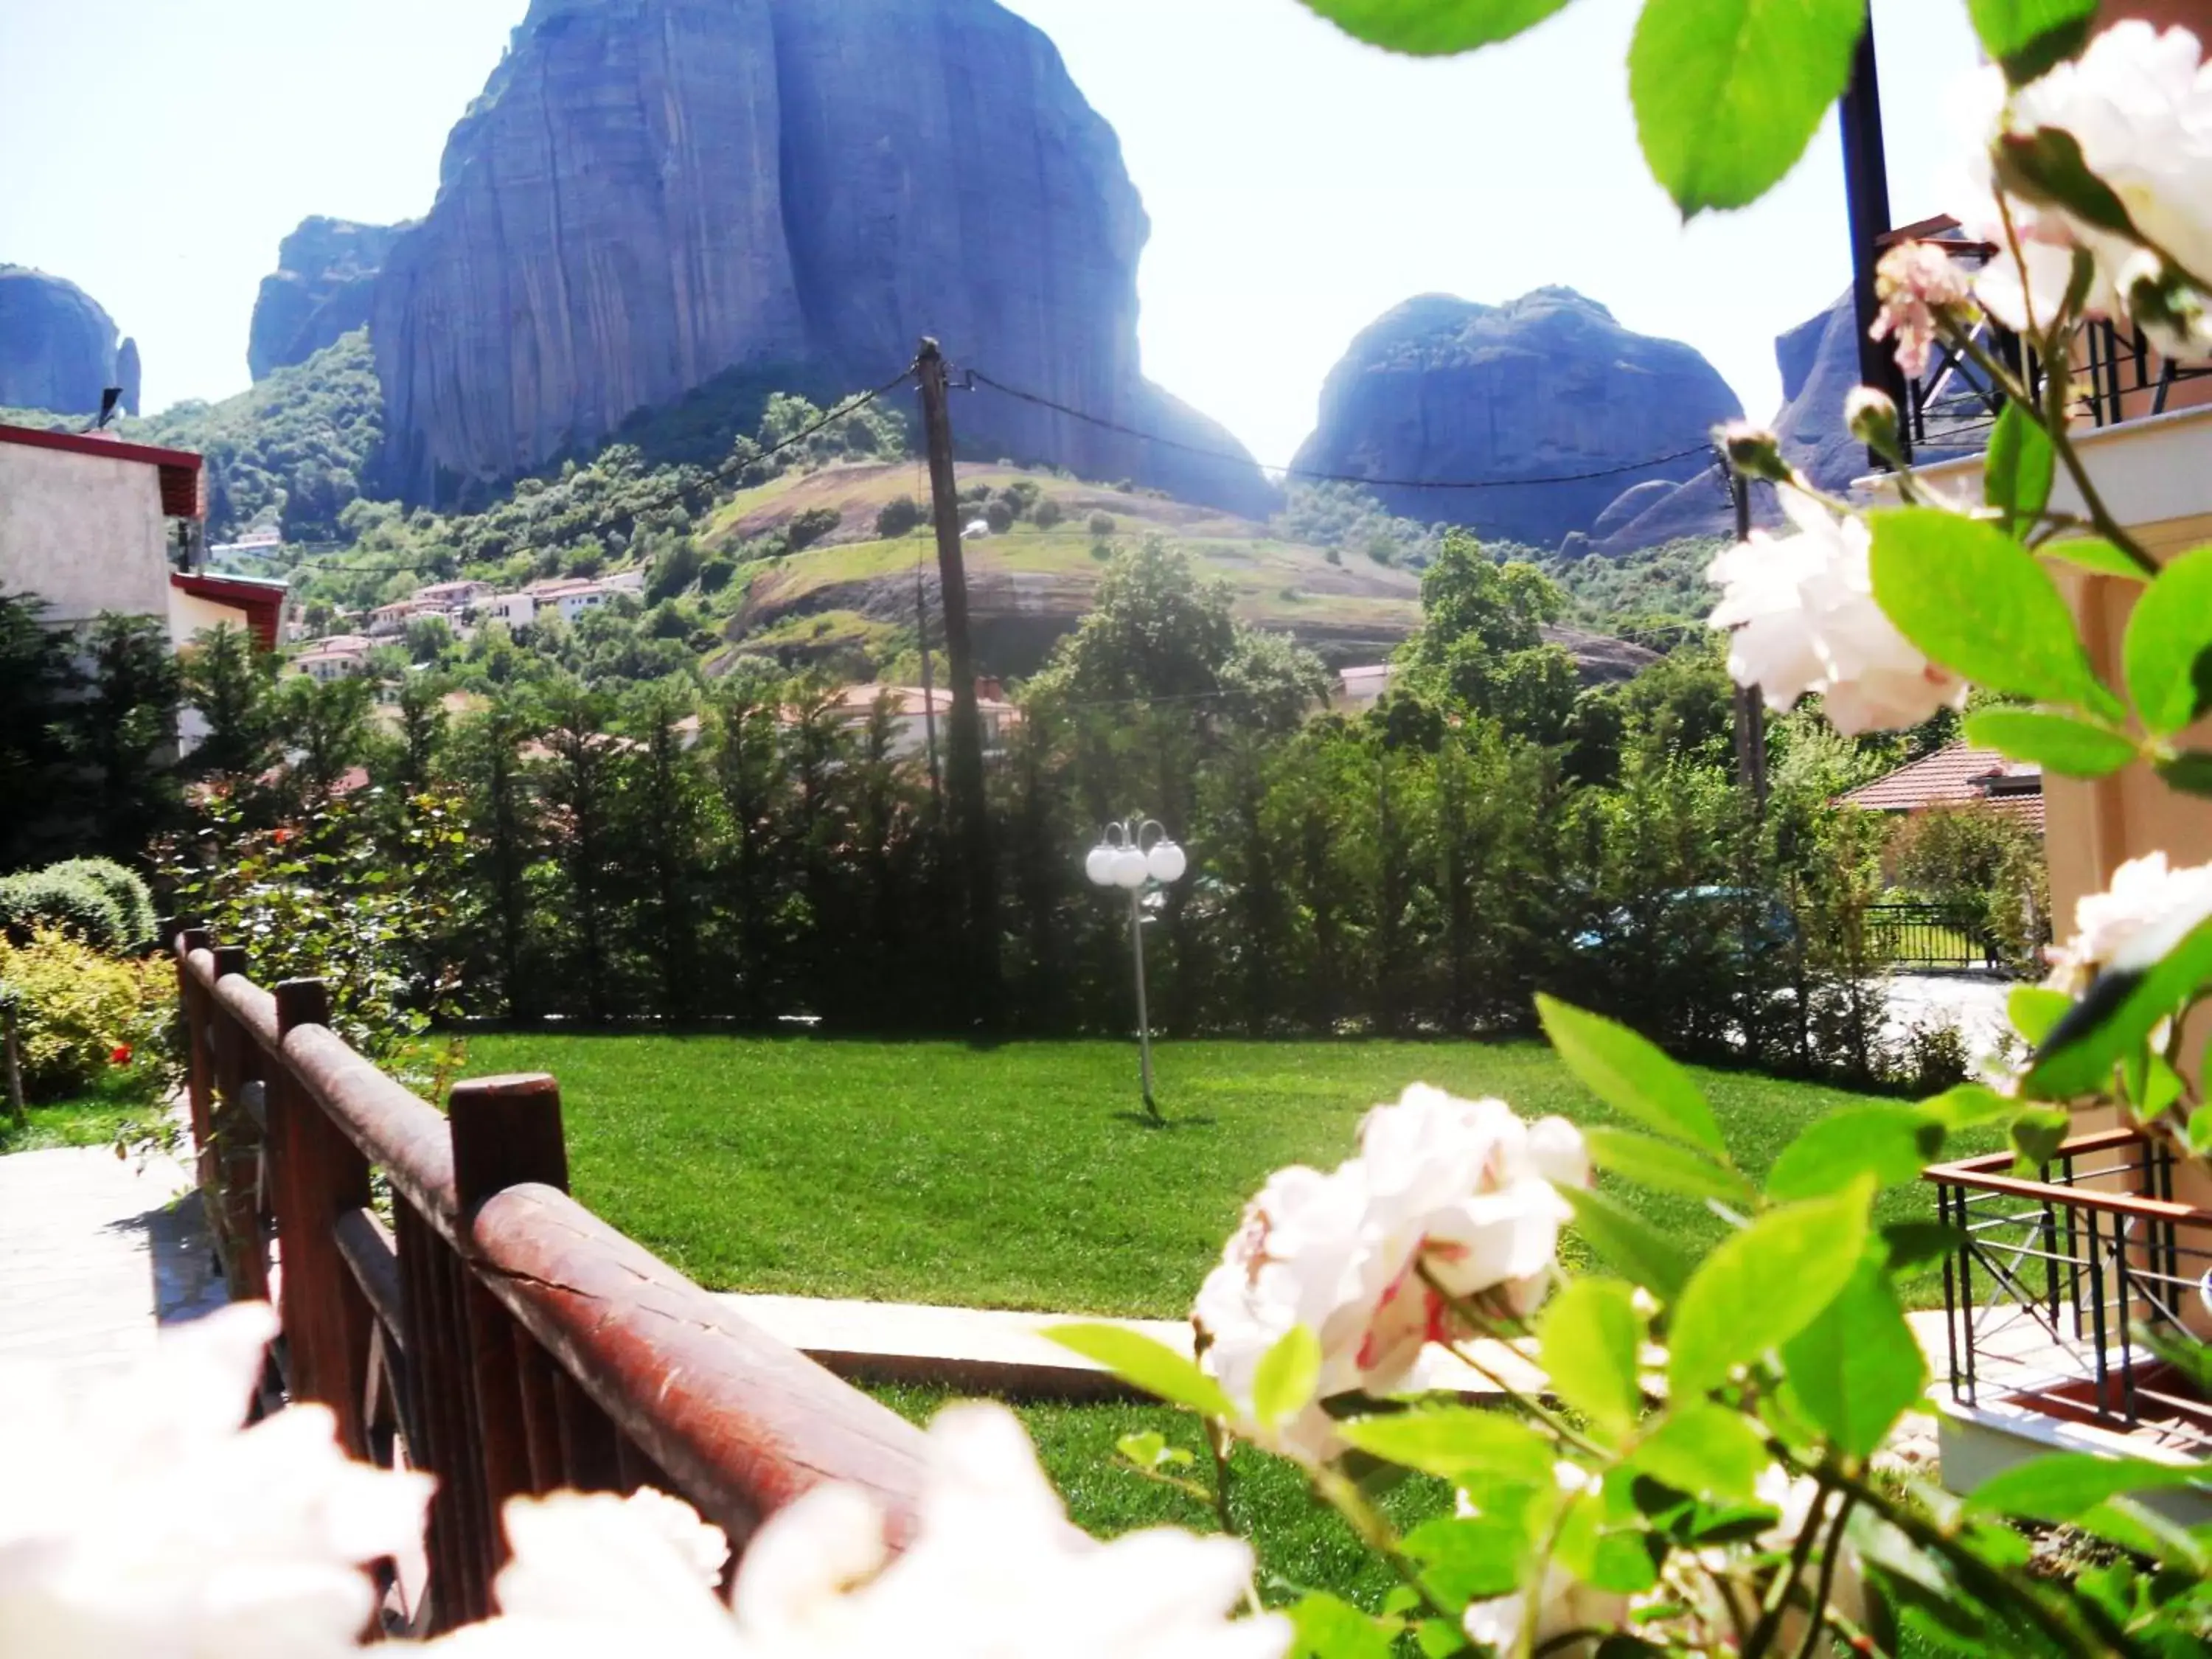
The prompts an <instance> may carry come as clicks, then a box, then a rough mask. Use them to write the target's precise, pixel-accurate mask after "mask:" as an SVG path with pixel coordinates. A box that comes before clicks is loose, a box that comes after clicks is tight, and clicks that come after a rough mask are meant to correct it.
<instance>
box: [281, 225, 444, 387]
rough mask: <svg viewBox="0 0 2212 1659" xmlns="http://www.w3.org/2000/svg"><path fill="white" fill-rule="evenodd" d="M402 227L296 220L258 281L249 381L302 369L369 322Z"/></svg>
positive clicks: (402, 229) (403, 227)
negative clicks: (292, 367)
mask: <svg viewBox="0 0 2212 1659" xmlns="http://www.w3.org/2000/svg"><path fill="white" fill-rule="evenodd" d="M407 228H408V227H407V226H406V225H364V224H360V223H356V222H355V221H353V220H350V219H325V218H322V217H320V216H317V217H313V218H308V219H302V220H301V222H300V228H298V229H297V230H295V231H294V232H293V233H292V234H290V235H289V236H287V237H286V238H285V239H284V240H283V242H282V243H280V244H279V245H278V246H277V249H276V267H277V268H276V270H275V271H274V272H272V273H271V274H270V275H269V276H264V277H263V278H262V279H261V292H260V295H258V297H257V298H256V299H255V301H254V302H253V327H252V334H251V335H250V336H249V337H248V339H247V342H246V366H247V367H248V368H251V369H252V372H253V378H254V379H255V380H260V379H262V378H263V377H264V376H265V375H266V374H269V372H270V370H272V369H278V368H287V367H289V365H291V364H293V363H304V362H307V359H308V358H310V357H312V356H314V355H315V354H316V353H317V352H318V351H320V350H321V349H323V348H324V347H325V346H327V345H331V344H334V343H336V342H337V339H338V337H340V336H341V335H344V334H350V333H351V332H353V331H354V330H356V329H357V328H359V327H361V326H362V325H363V324H365V323H367V322H368V310H369V301H370V297H371V295H373V294H374V292H375V288H376V275H377V272H378V271H379V270H381V269H382V268H383V265H384V262H385V260H386V258H388V257H389V256H390V254H391V252H392V244H393V243H394V242H396V241H398V239H399V236H400V234H401V233H402V232H403V231H404V230H406V229H407Z"/></svg>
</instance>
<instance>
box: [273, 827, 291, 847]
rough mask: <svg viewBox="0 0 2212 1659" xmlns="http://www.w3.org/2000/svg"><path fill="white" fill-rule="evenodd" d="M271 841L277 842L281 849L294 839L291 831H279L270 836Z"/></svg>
mask: <svg viewBox="0 0 2212 1659" xmlns="http://www.w3.org/2000/svg"><path fill="white" fill-rule="evenodd" d="M269 839H270V840H271V841H273V842H276V844H277V845H278V846H279V847H282V846H283V844H284V843H285V842H288V841H289V840H291V839H292V832H291V831H290V830H289V829H277V830H276V831H274V832H273V833H272V834H271V835H270V837H269Z"/></svg>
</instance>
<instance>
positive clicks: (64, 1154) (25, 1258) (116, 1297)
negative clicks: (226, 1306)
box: [0, 1146, 224, 1378]
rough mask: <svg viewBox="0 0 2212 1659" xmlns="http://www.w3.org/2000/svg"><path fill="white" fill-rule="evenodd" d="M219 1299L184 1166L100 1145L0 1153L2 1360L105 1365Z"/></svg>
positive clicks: (135, 1352) (82, 1369) (116, 1364)
mask: <svg viewBox="0 0 2212 1659" xmlns="http://www.w3.org/2000/svg"><path fill="white" fill-rule="evenodd" d="M223 1301H224V1295H223V1287H222V1273H221V1272H220V1271H219V1270H218V1269H217V1267H216V1263H215V1256H214V1252H213V1251H212V1249H210V1246H209V1243H208V1239H207V1233H206V1230H205V1228H204V1226H203V1225H202V1223H201V1220H200V1209H199V1197H198V1194H197V1193H195V1192H193V1191H192V1189H191V1174H190V1172H189V1171H188V1170H186V1169H185V1166H184V1165H183V1164H180V1163H179V1162H177V1161H176V1160H175V1159H173V1158H164V1157H155V1158H149V1159H148V1160H147V1161H146V1163H145V1164H144V1165H143V1167H142V1166H141V1165H139V1164H137V1162H135V1161H131V1160H125V1159H120V1158H117V1157H116V1156H115V1154H114V1152H112V1151H111V1150H110V1149H108V1148H106V1147H104V1146H73V1147H64V1148H60V1149H58V1150H55V1151H52V1152H15V1153H12V1154H10V1155H9V1156H8V1157H5V1158H0V1363H5V1362H8V1361H11V1360H23V1361H36V1362H39V1363H41V1364H58V1365H61V1366H63V1367H64V1368H66V1369H67V1370H70V1372H72V1373H77V1374H82V1376H86V1377H87V1378H90V1377H93V1376H100V1375H103V1374H106V1373H111V1372H113V1371H116V1370H121V1369H123V1368H124V1367H125V1366H127V1365H128V1364H131V1362H132V1361H133V1360H136V1359H138V1358H143V1356H144V1355H145V1354H146V1353H147V1352H149V1351H150V1350H151V1349H152V1347H153V1346H154V1340H155V1334H156V1333H157V1332H158V1331H159V1330H160V1328H161V1327H162V1326H163V1325H166V1324H174V1323H179V1322H183V1321H185V1320H188V1319H194V1318H197V1316H200V1315H201V1314H204V1313H206V1312H209V1311H210V1310H212V1309H216V1308H219V1307H221V1306H222V1304H223Z"/></svg>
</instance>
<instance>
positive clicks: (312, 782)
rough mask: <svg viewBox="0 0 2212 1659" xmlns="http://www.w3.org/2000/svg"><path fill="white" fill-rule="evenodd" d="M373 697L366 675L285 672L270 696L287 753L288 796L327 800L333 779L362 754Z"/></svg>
mask: <svg viewBox="0 0 2212 1659" xmlns="http://www.w3.org/2000/svg"><path fill="white" fill-rule="evenodd" d="M374 702H375V693H374V691H373V690H371V688H370V685H369V683H368V680H366V679H362V678H350V677H349V678H343V679H335V680H321V681H318V680H313V679H310V678H308V677H307V676H306V675H305V674H294V675H289V676H288V677H286V678H285V679H284V681H283V684H282V686H281V688H280V689H279V690H278V693H277V696H276V730H277V734H278V738H279V740H280V741H281V743H282V744H283V747H284V749H285V750H286V751H287V752H288V754H289V757H290V761H289V766H288V768H287V775H286V787H287V792H288V793H289V794H290V795H291V797H292V798H293V799H295V800H298V801H301V802H304V803H307V804H309V805H313V804H316V803H319V802H323V801H326V800H328V799H329V798H330V795H331V790H332V789H333V788H334V787H336V786H337V783H338V782H339V781H340V780H341V779H343V777H344V776H345V775H346V774H347V773H348V772H349V771H350V770H351V769H353V768H354V767H356V766H358V765H359V764H361V763H362V761H363V760H365V759H366V758H367V757H368V750H369V741H370V733H369V714H370V711H371V709H372V708H374Z"/></svg>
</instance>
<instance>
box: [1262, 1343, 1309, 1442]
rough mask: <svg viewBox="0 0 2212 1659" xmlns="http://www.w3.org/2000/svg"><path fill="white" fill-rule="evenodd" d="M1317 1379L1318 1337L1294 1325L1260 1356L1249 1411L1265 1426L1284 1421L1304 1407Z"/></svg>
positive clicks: (1270, 1426)
mask: <svg viewBox="0 0 2212 1659" xmlns="http://www.w3.org/2000/svg"><path fill="white" fill-rule="evenodd" d="M1320 1381H1321V1338H1319V1337H1318V1336H1316V1335H1315V1334H1313V1332H1311V1331H1310V1330H1309V1329H1307V1328H1305V1327H1304V1325H1293V1326H1291V1328H1290V1329H1288V1330H1287V1331H1285V1332H1284V1333H1283V1334H1282V1336H1281V1338H1280V1339H1279V1340H1278V1341H1277V1342H1276V1343H1275V1346H1273V1347H1272V1348H1270V1349H1268V1350H1267V1352H1265V1353H1263V1354H1261V1356H1260V1363H1259V1364H1258V1366H1257V1367H1256V1368H1255V1370H1254V1371H1253V1373H1252V1415H1253V1416H1254V1417H1255V1418H1257V1419H1259V1421H1260V1423H1261V1425H1262V1426H1264V1427H1267V1428H1273V1427H1275V1426H1277V1425H1279V1424H1281V1423H1284V1422H1286V1421H1287V1420H1288V1419H1291V1418H1293V1417H1296V1416H1297V1414H1298V1413H1300V1412H1301V1411H1304V1409H1305V1407H1306V1403H1307V1402H1308V1401H1310V1400H1311V1399H1312V1398H1313V1392H1314V1385H1315V1384H1316V1383H1318V1382H1320Z"/></svg>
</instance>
